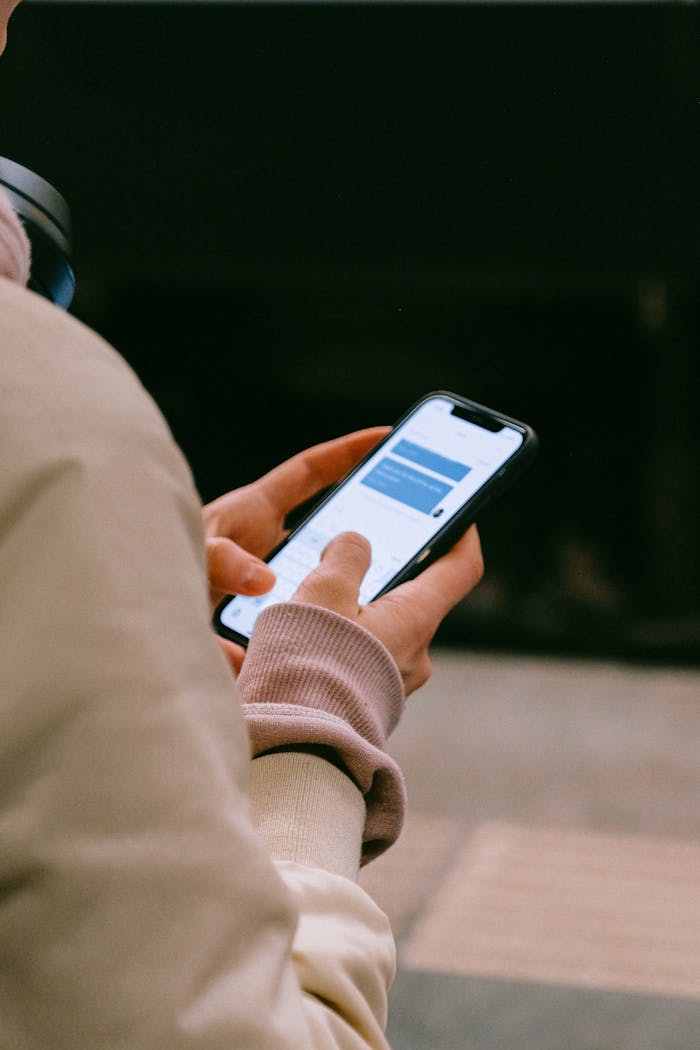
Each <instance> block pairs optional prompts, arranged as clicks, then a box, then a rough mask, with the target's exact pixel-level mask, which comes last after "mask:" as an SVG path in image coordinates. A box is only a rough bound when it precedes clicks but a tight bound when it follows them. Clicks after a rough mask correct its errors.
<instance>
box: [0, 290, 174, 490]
mask: <svg viewBox="0 0 700 1050" xmlns="http://www.w3.org/2000/svg"><path fill="white" fill-rule="evenodd" d="M0 388H2V390H3V414H2V418H0V438H1V439H2V443H3V447H4V448H5V449H10V448H12V449H14V450H15V453H16V454H17V456H18V457H19V458H20V459H22V460H23V461H25V462H28V461H31V460H33V461H36V460H38V461H42V462H43V461H45V460H46V459H47V457H48V459H52V458H55V457H56V456H58V457H61V458H65V457H66V456H68V457H70V458H72V459H76V460H78V461H80V462H81V463H83V464H84V465H85V466H88V465H90V464H92V465H93V466H95V467H96V468H97V469H100V467H101V466H102V465H104V464H105V463H106V462H108V461H109V460H111V458H113V457H115V456H117V457H119V458H121V459H123V458H124V457H128V456H134V457H135V456H138V457H139V459H140V460H141V461H142V462H143V461H145V460H147V459H148V458H149V457H150V458H151V460H152V459H153V457H155V458H156V460H157V461H158V462H159V463H160V464H162V465H165V464H167V466H168V469H169V470H173V469H174V470H176V472H177V473H178V474H182V473H183V469H184V473H185V474H186V475H187V476H188V479H189V478H190V476H189V471H188V470H186V468H184V461H183V459H182V454H181V453H180V450H179V449H178V448H177V446H176V444H175V442H174V441H173V438H172V436H171V434H170V430H169V428H168V426H167V424H166V422H165V420H164V419H163V417H162V415H161V413H160V411H159V409H158V408H157V406H156V405H155V403H154V402H153V400H152V398H151V397H150V395H149V394H148V393H147V392H146V390H145V389H144V387H143V386H142V384H141V382H140V381H139V379H138V377H137V376H136V375H135V373H134V372H133V370H132V369H131V367H130V366H129V365H128V364H127V362H126V361H125V360H124V358H123V357H121V356H120V354H118V353H117V351H116V350H114V349H113V348H112V347H111V346H110V345H109V344H108V343H107V342H106V341H105V340H104V339H102V338H101V337H100V336H99V335H97V334H96V333H95V332H93V331H92V330H91V329H90V328H88V327H87V326H86V325H84V324H82V323H81V322H80V321H78V320H77V319H76V318H74V317H72V316H70V315H69V314H67V313H65V312H64V311H62V310H59V309H58V308H57V307H55V306H53V305H52V304H51V303H49V302H48V301H46V300H45V299H42V298H41V297H40V296H37V295H35V294H34V293H33V292H29V291H27V290H26V289H24V288H21V287H20V286H19V285H16V284H13V283H11V282H9V281H7V280H4V279H2V278H0Z"/></svg>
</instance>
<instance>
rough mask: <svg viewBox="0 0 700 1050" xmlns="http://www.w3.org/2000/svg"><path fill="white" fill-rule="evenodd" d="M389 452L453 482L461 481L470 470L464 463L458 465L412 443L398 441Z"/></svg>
mask: <svg viewBox="0 0 700 1050" xmlns="http://www.w3.org/2000/svg"><path fill="white" fill-rule="evenodd" d="M391 451H392V452H393V453H394V455H396V456H401V457H402V458H403V459H410V460H411V461H412V462H413V463H417V464H418V466H419V467H427V468H428V470H434V471H435V473H436V474H443V475H444V476H445V477H446V478H452V480H453V481H461V480H462V478H466V476H467V474H468V473H469V471H470V470H471V469H472V468H471V467H468V466H467V465H466V464H465V463H460V462H459V461H458V460H456V459H448V458H447V456H441V455H440V454H439V453H438V452H431V451H430V449H429V448H423V446H422V445H415V444H414V443H413V442H412V441H399V442H398V444H396V445H394V447H393V448H392V450H391Z"/></svg>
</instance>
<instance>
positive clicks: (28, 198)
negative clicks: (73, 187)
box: [0, 157, 75, 310]
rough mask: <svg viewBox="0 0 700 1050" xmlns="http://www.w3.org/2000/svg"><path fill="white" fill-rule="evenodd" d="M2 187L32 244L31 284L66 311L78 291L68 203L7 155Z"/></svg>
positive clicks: (0, 166) (0, 172)
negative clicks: (73, 261)
mask: <svg viewBox="0 0 700 1050" xmlns="http://www.w3.org/2000/svg"><path fill="white" fill-rule="evenodd" d="M0 186H1V187H2V188H3V189H4V190H5V193H6V195H7V196H8V197H9V200H10V204H11V205H12V207H13V209H14V210H15V212H16V213H17V215H18V216H19V218H20V219H21V221H22V225H23V226H24V229H25V230H26V232H27V237H28V238H29V242H30V245H31V252H32V262H31V270H30V273H29V281H28V282H27V285H28V287H29V288H31V289H32V291H35V292H37V293H38V294H39V295H43V296H44V297H45V298H46V299H50V300H51V302H53V303H55V304H56V306H60V307H62V308H63V309H64V310H67V309H68V307H69V306H70V304H71V302H72V301H73V294H74V292H75V275H74V273H73V269H72V267H71V264H70V254H71V222H70V211H69V208H68V205H67V204H66V202H65V200H64V199H63V197H62V196H61V195H60V193H58V192H57V190H55V189H54V187H53V186H52V185H51V184H50V183H48V182H46V180H45V179H42V178H40V176H39V175H35V173H34V172H33V171H30V170H29V168H24V167H22V165H21V164H17V163H16V162H15V161H13V160H8V159H7V158H6V157H0Z"/></svg>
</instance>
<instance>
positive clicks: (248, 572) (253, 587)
mask: <svg viewBox="0 0 700 1050" xmlns="http://www.w3.org/2000/svg"><path fill="white" fill-rule="evenodd" d="M206 552H207V575H208V577H209V586H210V588H211V589H212V591H213V592H215V593H221V594H265V593H266V592H267V591H269V590H270V588H271V587H272V586H273V584H274V582H275V574H274V572H273V571H272V569H271V568H270V567H269V565H266V564H265V562H264V561H260V559H259V558H256V557H255V556H254V555H253V554H248V552H247V551H244V550H243V548H242V547H239V546H238V544H237V543H234V542H233V540H229V539H226V538H225V537H224V536H216V537H212V538H209V539H207V540H206Z"/></svg>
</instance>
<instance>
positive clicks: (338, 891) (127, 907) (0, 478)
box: [0, 279, 393, 1050]
mask: <svg viewBox="0 0 700 1050" xmlns="http://www.w3.org/2000/svg"><path fill="white" fill-rule="evenodd" d="M0 325H1V335H2V354H0V383H1V385H2V393H3V414H2V417H1V418H0V442H1V443H2V448H3V456H2V462H1V463H0V578H1V579H2V587H1V588H0V638H2V670H3V673H2V693H1V694H0V1032H1V1033H2V1037H1V1038H0V1041H1V1042H2V1044H3V1046H7V1047H12V1048H13V1050H45V1048H46V1047H47V1046H50V1047H51V1048H52V1050H75V1048H76V1047H87V1046H90V1047H96V1048H97V1047H99V1048H100V1050H127V1048H128V1050H163V1048H164V1047H167V1048H168V1050H234V1048H235V1050H243V1048H245V1050H303V1048H306V1047H310V1048H319V1050H324V1048H335V1047H338V1048H341V1047H342V1048H345V1047H347V1048H348V1050H350V1048H352V1050H355V1048H358V1050H359V1048H364V1047H384V1046H385V1045H386V1044H385V1042H384V1037H383V1035H382V1030H383V1026H384V1018H385V1011H386V995H387V987H388V984H389V982H390V980H391V975H392V968H393V942H392V938H391V934H390V931H389V928H388V925H387V922H386V919H385V918H384V916H383V915H382V913H381V912H380V911H379V909H378V908H377V907H376V906H375V905H374V904H373V902H372V901H371V900H370V898H369V897H368V896H367V895H366V894H365V893H364V892H363V891H362V890H361V889H360V888H359V887H358V886H357V885H356V884H355V883H354V882H353V880H352V874H353V871H354V868H355V866H356V863H357V860H358V859H359V850H360V842H361V836H362V825H363V819H364V818H363V813H364V802H363V799H362V795H361V793H360V792H359V791H358V790H357V788H355V786H354V785H353V784H352V783H351V782H350V781H347V778H344V777H343V775H342V774H341V773H340V772H339V771H338V770H337V769H336V768H335V767H334V766H332V765H330V764H329V763H326V762H323V760H322V759H317V758H315V756H298V755H293V756H288V755H279V756H274V755H271V756H268V757H267V758H262V759H258V760H257V762H256V763H255V765H256V767H257V766H258V763H269V762H271V761H274V760H278V761H281V762H283V763H285V760H286V764H284V765H283V766H282V767H280V766H277V767H276V768H275V769H274V770H273V769H272V768H271V767H270V766H262V765H261V766H260V767H259V769H260V773H259V774H258V773H254V775H253V784H252V788H253V802H252V805H251V761H250V751H249V744H248V738H247V734H246V730H245V726H244V723H243V719H242V717H241V712H240V701H239V696H238V692H237V689H236V685H235V683H234V681H233V679H232V678H231V675H230V672H229V670H228V666H227V664H226V662H225V660H224V659H223V657H222V656H221V654H220V653H219V650H218V647H217V645H216V642H215V640H214V639H213V637H212V635H211V632H210V630H209V626H208V621H209V610H208V602H207V595H206V580H205V573H204V557H203V543H202V533H201V522H200V509H199V502H198V499H197V496H196V493H195V491H194V488H193V486H192V482H191V478H190V475H189V471H188V469H187V467H186V465H185V463H184V461H183V459H182V457H181V455H180V453H179V451H178V450H177V447H176V446H175V444H174V442H173V441H172V438H171V437H170V435H169V434H168V432H167V428H166V427H165V425H164V423H163V421H162V418H161V417H160V414H159V413H158V411H157V410H156V408H155V406H154V405H153V404H152V402H151V401H150V399H149V398H148V396H147V395H146V394H145V392H144V391H143V389H142V388H141V387H140V385H139V384H138V382H137V381H136V379H135V377H134V376H133V374H132V373H131V372H130V370H129V369H128V368H127V367H126V365H125V364H124V362H123V361H122V359H121V358H119V357H118V356H117V355H116V354H114V353H113V351H111V350H110V349H109V347H107V346H106V345H105V344H104V343H102V342H101V340H99V339H98V338H97V337H96V336H94V334H93V333H91V332H89V331H88V330H86V329H85V328H83V327H82V326H81V325H79V324H78V323H77V322H75V321H74V320H72V319H71V318H69V317H66V316H65V315H63V314H61V313H60V312H58V311H56V310H54V309H53V308H52V307H51V306H49V305H48V304H46V303H44V302H43V301H40V300H38V299H37V298H36V297H35V296H33V295H32V294H31V293H28V292H25V291H23V290H21V289H20V288H18V287H16V286H15V285H10V284H9V283H8V282H7V281H5V280H2V279H0ZM300 760H301V761H300ZM307 760H309V761H307ZM309 762H311V765H310V764H309ZM266 770H267V772H266ZM270 773H272V775H270ZM339 777H340V778H342V779H338V778H339ZM282 784H284V789H282V787H281V785H282ZM319 791H320V792H321V793H325V797H326V798H329V797H331V795H329V794H328V792H331V793H332V798H333V806H334V813H333V817H334V818H335V820H336V821H337V822H338V823H339V824H340V825H341V827H344V828H345V829H346V834H345V835H341V836H340V837H339V838H338V839H337V841H336V840H334V839H333V834H332V833H331V832H329V835H328V836H326V835H325V834H324V833H323V829H324V827H325V826H326V825H330V824H331V823H332V821H330V820H329V818H328V813H326V814H325V818H324V819H325V821H326V824H324V822H323V819H322V811H323V806H321V804H320V795H319ZM275 792H277V793H280V792H281V794H282V796H283V798H284V800H285V801H284V805H286V806H287V809H288V812H289V813H291V814H292V816H291V817H290V819H294V820H296V823H297V827H298V833H297V834H296V836H292V838H293V839H294V841H293V842H292V844H291V845H290V842H289V836H283V837H282V838H283V840H284V841H283V842H281V841H280V839H279V836H278V839H277V840H276V839H275V835H274V827H273V826H272V825H273V824H274V817H275V813H276V812H277V810H278V809H279V807H280V806H281V805H282V803H281V802H280V800H279V799H278V798H277V797H276V795H275ZM252 806H255V808H256V813H257V818H258V820H259V823H260V826H261V830H260V831H258V830H256V828H255V825H254V821H253V811H252ZM314 812H316V817H314V815H313V814H314ZM294 814H296V816H294ZM336 835H337V829H336ZM268 840H269V844H268V845H266V841H268ZM275 842H277V843H278V845H277V846H276V845H275Z"/></svg>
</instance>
